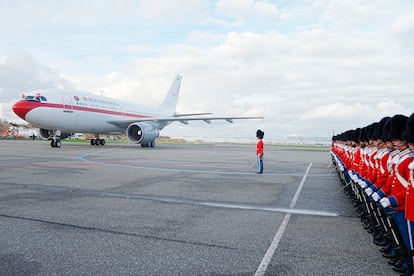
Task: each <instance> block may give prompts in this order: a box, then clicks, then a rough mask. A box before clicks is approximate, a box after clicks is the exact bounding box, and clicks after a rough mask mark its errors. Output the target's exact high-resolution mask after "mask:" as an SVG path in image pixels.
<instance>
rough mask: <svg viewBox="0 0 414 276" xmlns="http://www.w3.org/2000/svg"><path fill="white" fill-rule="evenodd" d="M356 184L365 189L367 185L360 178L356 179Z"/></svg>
mask: <svg viewBox="0 0 414 276" xmlns="http://www.w3.org/2000/svg"><path fill="white" fill-rule="evenodd" d="M358 184H359V187H361V188H362V189H365V188H366V187H368V185H367V183H366V182H365V181H364V180H362V179H358Z"/></svg>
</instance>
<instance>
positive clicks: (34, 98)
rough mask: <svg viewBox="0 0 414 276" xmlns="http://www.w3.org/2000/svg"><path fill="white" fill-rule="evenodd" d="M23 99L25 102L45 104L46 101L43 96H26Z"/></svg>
mask: <svg viewBox="0 0 414 276" xmlns="http://www.w3.org/2000/svg"><path fill="white" fill-rule="evenodd" d="M24 99H25V100H26V101H35V102H47V99H46V97H45V96H26V98H24Z"/></svg>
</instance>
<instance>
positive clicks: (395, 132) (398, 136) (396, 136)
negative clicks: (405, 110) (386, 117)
mask: <svg viewBox="0 0 414 276" xmlns="http://www.w3.org/2000/svg"><path fill="white" fill-rule="evenodd" d="M407 120H408V117H407V116H405V115H401V114H397V115H394V117H392V118H391V127H390V138H391V140H403V138H402V134H403V132H404V131H405V130H406V128H407Z"/></svg>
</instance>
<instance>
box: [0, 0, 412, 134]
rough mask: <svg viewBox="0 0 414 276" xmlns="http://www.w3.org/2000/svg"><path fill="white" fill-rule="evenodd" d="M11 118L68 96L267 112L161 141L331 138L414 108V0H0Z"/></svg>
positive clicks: (180, 130)
mask: <svg viewBox="0 0 414 276" xmlns="http://www.w3.org/2000/svg"><path fill="white" fill-rule="evenodd" d="M0 37H1V41H2V43H0V96H1V101H0V102H1V105H0V118H7V119H9V120H12V121H19V120H18V117H17V116H15V115H14V114H13V112H12V111H11V105H12V103H13V102H14V101H16V100H18V99H19V97H20V95H21V94H22V92H24V91H32V90H35V89H39V88H51V87H65V88H79V89H83V90H88V91H91V92H97V93H100V94H103V95H105V96H110V97H115V98H118V99H123V100H128V101H130V102H137V103H143V104H148V105H156V104H158V103H159V102H160V101H161V100H162V99H163V97H164V95H165V93H166V91H167V89H168V87H169V85H170V83H171V82H172V80H173V79H174V77H175V75H176V74H180V75H182V76H183V81H182V85H181V94H180V98H179V101H178V106H177V111H178V112H181V113H188V112H213V113H214V114H215V115H234V116H251V115H264V116H265V120H264V121H263V122H262V121H250V122H247V121H239V122H237V123H235V124H233V125H230V124H228V123H225V122H223V123H212V124H211V125H210V124H205V123H201V122H194V123H190V125H189V126H184V125H182V124H179V123H174V124H172V125H171V126H168V127H167V128H166V129H165V130H163V132H162V135H173V136H174V135H175V136H189V135H193V136H201V137H202V136H212V137H238V136H241V137H254V136H255V132H256V129H257V128H262V129H263V130H264V131H265V133H266V134H265V139H266V138H269V139H284V138H286V137H287V136H288V135H299V136H317V137H331V136H332V133H333V132H334V133H340V132H343V131H345V130H348V129H352V128H356V127H362V126H365V125H368V124H370V123H372V122H375V121H379V120H380V119H381V118H382V117H383V116H392V115H395V114H398V113H400V114H405V115H410V114H411V113H412V112H414V1H406V0H397V1H396V0H375V1H355V0H346V1H343V0H337V1H328V0H309V1H307V0H302V1H288V0H286V1H282V0H280V1H266V0H263V1H253V0H222V1H207V0H191V1H187V0H178V1H174V0H168V1H167V0H165V1H163V0H151V1H133V0H124V1H119V0H118V1H102V0H98V1H84V0H83V1H73V0H71V1H54V0H51V1H19V0H17V1H0Z"/></svg>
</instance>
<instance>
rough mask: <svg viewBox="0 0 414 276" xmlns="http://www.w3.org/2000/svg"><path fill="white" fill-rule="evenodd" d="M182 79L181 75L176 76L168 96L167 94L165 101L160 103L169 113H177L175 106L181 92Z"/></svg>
mask: <svg viewBox="0 0 414 276" xmlns="http://www.w3.org/2000/svg"><path fill="white" fill-rule="evenodd" d="M181 79H182V77H181V76H180V75H177V76H176V77H175V79H174V81H173V83H172V84H171V86H170V89H169V90H168V93H167V96H165V98H164V101H163V102H162V103H161V105H160V108H161V109H162V110H163V111H164V112H165V113H168V114H169V115H171V114H174V113H175V107H176V106H177V100H178V95H179V93H180V86H181Z"/></svg>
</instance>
